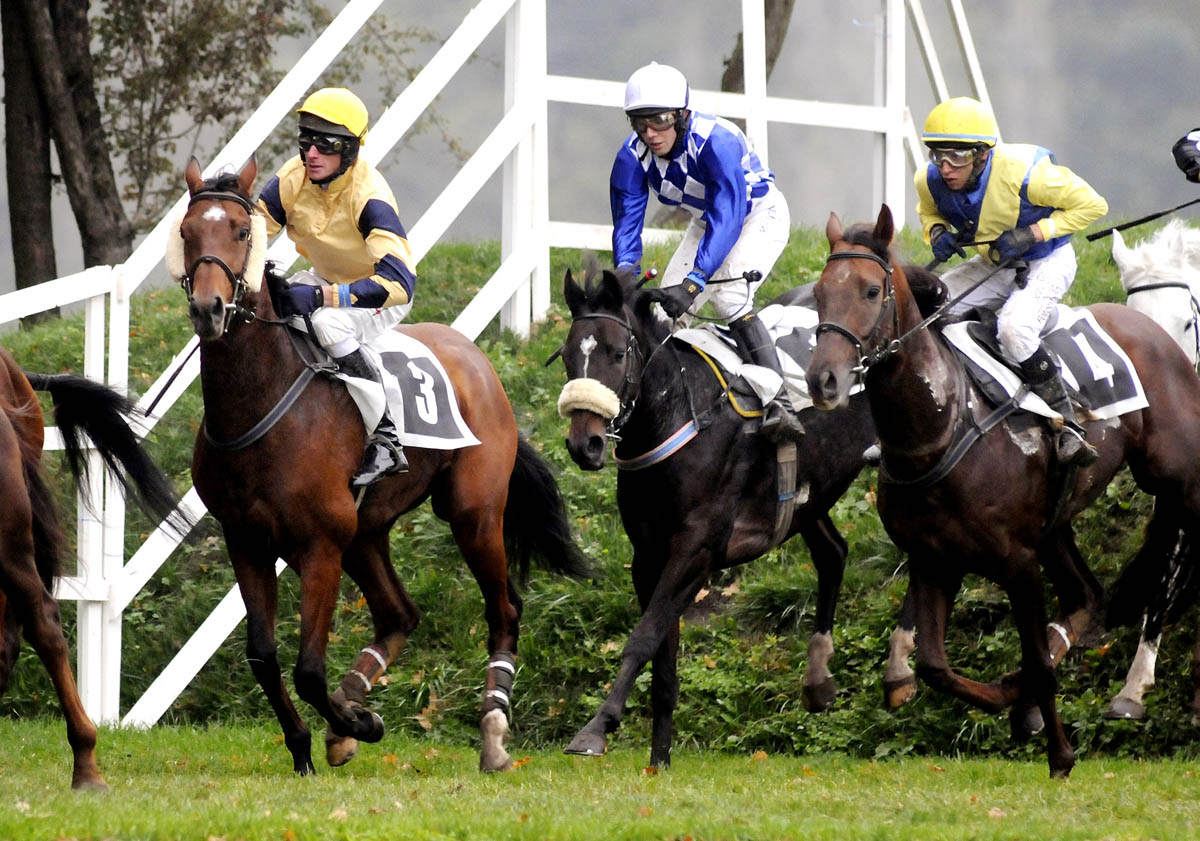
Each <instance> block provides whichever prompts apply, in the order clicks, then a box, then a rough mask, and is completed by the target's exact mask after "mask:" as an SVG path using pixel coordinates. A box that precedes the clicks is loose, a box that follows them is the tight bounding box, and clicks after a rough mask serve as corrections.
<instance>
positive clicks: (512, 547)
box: [504, 438, 593, 582]
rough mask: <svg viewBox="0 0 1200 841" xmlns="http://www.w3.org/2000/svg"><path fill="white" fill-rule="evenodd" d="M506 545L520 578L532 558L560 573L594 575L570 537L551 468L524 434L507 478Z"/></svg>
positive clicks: (518, 443)
mask: <svg viewBox="0 0 1200 841" xmlns="http://www.w3.org/2000/svg"><path fill="white" fill-rule="evenodd" d="M504 549H505V552H507V554H508V558H509V563H512V562H513V560H516V562H517V564H518V566H517V569H518V576H519V580H520V581H522V582H524V581H525V578H526V577H527V574H528V572H529V559H530V558H531V557H532V558H536V559H537V560H538V561H539V562H540V563H541V565H542V566H543V567H544V568H545V569H548V570H550V571H551V572H556V573H559V574H560V575H566V576H569V577H571V578H590V577H591V576H592V574H593V573H592V565H591V562H590V561H589V560H588V558H587V556H586V555H584V554H583V551H582V550H581V549H580V548H579V546H578V544H576V543H575V538H574V537H573V536H572V535H571V525H570V522H569V520H568V519H567V508H566V504H565V503H564V502H563V498H562V493H561V492H560V491H559V489H558V482H556V481H555V479H554V474H553V473H551V472H550V466H549V465H548V464H546V462H545V460H544V459H543V458H542V457H541V456H540V455H538V452H537V450H535V449H534V448H533V445H532V444H530V443H529V442H528V441H526V440H525V439H524V438H519V439H518V440H517V461H516V464H514V465H513V472H512V476H511V477H510V478H509V480H508V504H507V505H506V506H505V508H504Z"/></svg>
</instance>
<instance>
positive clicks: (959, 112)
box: [921, 96, 1000, 148]
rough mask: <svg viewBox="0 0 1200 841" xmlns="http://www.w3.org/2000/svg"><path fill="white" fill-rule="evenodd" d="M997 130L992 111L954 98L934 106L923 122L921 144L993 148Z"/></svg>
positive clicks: (974, 103) (969, 98)
mask: <svg viewBox="0 0 1200 841" xmlns="http://www.w3.org/2000/svg"><path fill="white" fill-rule="evenodd" d="M999 136H1000V129H999V128H998V127H997V125H996V117H995V116H994V115H993V114H992V110H991V109H990V108H988V107H987V106H986V105H984V104H983V103H982V102H980V101H979V100H978V99H972V98H971V97H969V96H956V97H954V98H953V99H947V100H946V101H945V102H941V103H938V104H937V105H936V106H934V109H933V110H932V111H930V112H929V116H928V117H926V118H925V130H924V131H923V132H922V133H921V142H922V143H924V144H925V145H926V146H940V145H942V144H947V145H950V144H953V145H960V144H969V145H973V146H987V147H988V148H991V147H993V146H995V145H996V140H997V138H998V137H999Z"/></svg>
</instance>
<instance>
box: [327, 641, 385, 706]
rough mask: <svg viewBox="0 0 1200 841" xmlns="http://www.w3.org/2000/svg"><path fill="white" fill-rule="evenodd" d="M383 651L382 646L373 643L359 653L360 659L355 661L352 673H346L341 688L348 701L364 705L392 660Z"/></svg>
mask: <svg viewBox="0 0 1200 841" xmlns="http://www.w3.org/2000/svg"><path fill="white" fill-rule="evenodd" d="M381 649H383V646H382V645H380V644H379V643H373V644H371V645H368V646H367V647H366V648H364V649H363V650H362V651H361V652H359V655H358V659H357V660H355V661H354V665H353V666H352V667H351V669H350V671H348V672H346V676H345V677H343V678H342V683H341V685H340V687H339V689H340V691H341V694H342V697H344V698H345V699H346V700H347V701H350V702H352V703H357V704H362V703H364V702H365V701H366V699H367V693H368V692H370V691H371V687H372V686H374V685H375V682H376V681H377V680H379V678H381V677H382V676H383V673H384V672H385V671H387V667H388V663H389V662H391V659H392V658H391V657H390V656H385V654H390V652H387V651H386V650H384V652H383V653H381V651H380V650H381Z"/></svg>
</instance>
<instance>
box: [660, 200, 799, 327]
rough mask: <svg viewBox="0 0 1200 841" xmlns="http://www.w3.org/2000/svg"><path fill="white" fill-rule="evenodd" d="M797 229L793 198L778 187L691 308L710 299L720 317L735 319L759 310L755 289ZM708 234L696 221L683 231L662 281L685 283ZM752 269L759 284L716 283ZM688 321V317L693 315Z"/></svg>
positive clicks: (745, 226) (748, 219) (758, 208)
mask: <svg viewBox="0 0 1200 841" xmlns="http://www.w3.org/2000/svg"><path fill="white" fill-rule="evenodd" d="M791 231H792V217H791V214H790V213H789V212H788V206H787V199H785V198H784V197H783V193H781V192H779V191H778V190H771V193H770V195H768V196H767V197H766V199H764V200H763V201H762V202H760V203H759V204H758V206H756V207H755V208H754V209H753V210H752V211H751V212H750V215H749V216H747V217H746V221H745V222H744V223H743V224H742V235H741V236H739V237H738V241H737V242H736V243H734V246H733V248H732V249H730V251H729V256H727V257H726V258H725V262H724V263H722V264H721V266H720V268H718V269H717V270H716V272H714V273H713V276H712V277H710V278H709V283H708V285H707V286H705V287H704V291H703V292H701V293H700V294H699V295H697V296H696V301H695V303H693V304H692V307H691V311H692V312H695V311H696V310H698V309H699V308H700V306H701V305H702V304H704V303H705V302H706V301H708V302H710V303H711V304H712V306H713V309H714V310H715V311H716V313H717V315H718V316H719V317H720V318H722V319H723V320H725V321H732V320H733V319H735V318H738V317H739V316H742V315H745V314H746V313H748V312H750V310H752V309H754V293H755V292H756V291H757V290H758V287H759V286H761V285H762V282H763V281H764V280H766V279H767V275H768V274H770V272H771V268H772V267H773V266H774V265H775V261H776V260H778V259H779V255H780V254H782V253H783V249H784V247H785V246H786V245H787V243H788V236H789V235H790V234H791ZM703 237H704V223H703V222H701V221H700V220H699V219H693V220H692V221H691V223H690V224H689V225H688V226H687V230H685V231H684V232H683V241H682V242H680V243H679V247H678V248H676V249H675V254H674V256H673V257H671V262H670V263H669V264H668V265H667V270H666V271H665V272H664V273H663V277H662V280H661V281H660V285H662V286H664V287H666V286H675V285H677V284H679V283H682V282H683V279H684V278H685V277H687V275H688V272H690V271H691V270H692V269H693V268H694V265H695V260H696V249H698V248H699V247H700V240H701V239H702V238H703ZM751 270H754V271H757V272H761V273H762V278H761V279H760V280H759V281H758V283H753V284H752V283H749V282H748V281H745V280H731V281H728V282H726V283H714V282H713V281H717V280H721V279H723V278H731V277H740V276H741V275H742V274H744V273H745V272H748V271H751ZM683 320H684V321H686V320H688V319H687V314H685V315H684V319H683Z"/></svg>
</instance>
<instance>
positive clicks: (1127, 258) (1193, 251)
mask: <svg viewBox="0 0 1200 841" xmlns="http://www.w3.org/2000/svg"><path fill="white" fill-rule="evenodd" d="M1119 242H1123V240H1120V241H1118V240H1114V241H1113V254H1114V259H1116V260H1117V265H1118V267H1119V269H1120V271H1121V284H1122V285H1123V286H1124V287H1125V288H1126V289H1128V288H1129V287H1130V286H1131V285H1135V284H1138V283H1139V282H1141V281H1143V280H1147V279H1150V280H1158V281H1163V280H1167V281H1177V280H1182V281H1187V282H1191V283H1196V282H1197V281H1200V275H1198V274H1197V273H1200V229H1197V228H1192V227H1190V226H1188V225H1186V224H1184V222H1183V220H1181V219H1172V220H1171V221H1170V222H1168V223H1167V224H1166V225H1165V226H1163V227H1162V228H1160V229H1159V230H1157V231H1155V232H1154V234H1153V235H1152V236H1150V237H1149V238H1147V239H1145V240H1143V241H1142V242H1140V243H1138V244H1137V245H1128V246H1125V247H1124V248H1123V249H1122V248H1121V246H1120V245H1119V244H1118V243H1119ZM1118 251H1120V257H1119V259H1118V258H1117V256H1116V255H1117V252H1118Z"/></svg>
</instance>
